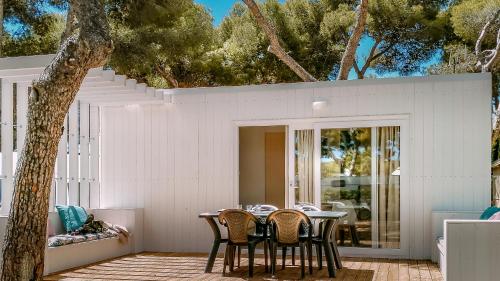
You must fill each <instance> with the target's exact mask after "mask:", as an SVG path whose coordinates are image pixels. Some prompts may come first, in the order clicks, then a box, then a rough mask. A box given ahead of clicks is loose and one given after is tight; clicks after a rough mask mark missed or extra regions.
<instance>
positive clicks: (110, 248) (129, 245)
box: [44, 209, 143, 275]
mask: <svg viewBox="0 0 500 281" xmlns="http://www.w3.org/2000/svg"><path fill="white" fill-rule="evenodd" d="M87 212H89V213H91V214H94V217H95V219H96V220H103V221H105V222H109V223H112V224H118V225H122V226H124V227H126V228H127V229H128V231H129V232H130V233H131V235H130V237H129V239H128V241H127V242H126V243H122V242H120V241H119V239H118V237H113V238H106V239H100V240H93V241H88V242H81V243H76V244H69V245H64V246H58V247H46V250H45V270H44V274H45V275H47V274H51V273H54V272H58V271H62V270H66V269H69V268H73V267H79V266H83V265H87V264H90V263H95V262H98V261H102V260H106V259H111V258H115V257H119V256H123V255H127V254H131V253H138V252H142V251H143V226H142V224H143V211H142V209H98V210H97V209H96V210H87ZM48 223H49V225H48V230H49V233H48V236H52V235H55V234H64V233H65V231H64V229H63V226H62V224H61V220H60V218H59V215H58V214H57V212H51V213H49V222H48Z"/></svg>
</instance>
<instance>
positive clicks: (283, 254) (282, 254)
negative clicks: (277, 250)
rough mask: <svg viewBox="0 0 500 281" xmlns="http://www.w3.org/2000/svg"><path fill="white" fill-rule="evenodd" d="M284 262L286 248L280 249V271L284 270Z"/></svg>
mask: <svg viewBox="0 0 500 281" xmlns="http://www.w3.org/2000/svg"><path fill="white" fill-rule="evenodd" d="M285 262H286V247H282V248H281V269H282V270H283V269H285Z"/></svg>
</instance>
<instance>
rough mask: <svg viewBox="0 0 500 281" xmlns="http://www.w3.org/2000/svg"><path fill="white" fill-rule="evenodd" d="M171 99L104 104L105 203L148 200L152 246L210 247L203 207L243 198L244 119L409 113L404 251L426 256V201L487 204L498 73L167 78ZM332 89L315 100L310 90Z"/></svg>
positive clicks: (147, 238)
mask: <svg viewBox="0 0 500 281" xmlns="http://www.w3.org/2000/svg"><path fill="white" fill-rule="evenodd" d="M170 93H171V94H172V103H169V104H164V105H147V106H145V105H142V106H136V107H103V108H102V111H101V112H102V115H101V120H102V124H101V125H102V126H101V129H102V134H101V143H102V157H101V162H102V165H101V167H102V174H101V206H102V207H104V208H115V207H116V208H119V207H136V206H138V207H142V206H144V242H145V250H147V251H189V252H208V250H209V249H210V247H211V244H212V239H213V237H212V233H211V230H210V227H209V226H208V224H207V223H206V222H205V221H204V220H202V219H199V218H198V214H199V213H201V212H206V211H214V210H218V209H220V208H227V207H228V206H235V205H236V204H237V202H238V192H237V189H236V186H237V176H236V175H237V174H236V167H237V165H238V162H237V161H238V160H237V153H238V142H237V140H238V138H237V133H238V130H237V124H240V123H241V122H245V121H251V122H257V121H259V120H274V122H276V124H286V123H290V122H292V121H293V120H296V121H300V120H304V119H309V120H315V121H316V122H321V121H322V120H325V118H335V119H337V120H348V119H351V118H357V119H360V120H363V119H370V118H372V119H373V118H374V119H377V118H384V117H386V116H388V115H391V116H393V115H395V116H399V115H403V116H406V117H408V118H409V136H408V137H409V147H408V149H407V152H408V154H409V155H408V159H409V169H407V170H406V171H403V170H402V171H401V174H402V175H403V174H404V173H407V175H408V178H409V185H410V186H409V187H408V188H409V193H410V194H409V198H410V200H408V202H401V204H402V206H407V207H408V208H409V217H408V218H407V220H408V223H409V227H410V229H409V233H410V237H409V241H410V249H409V252H410V254H409V256H410V257H411V258H430V251H431V245H432V244H433V243H435V242H434V238H433V237H431V226H432V224H431V212H432V211H433V210H450V211H459V210H467V211H476V210H482V209H484V208H485V207H486V206H488V205H489V204H490V196H491V190H490V182H491V178H490V164H491V156H490V147H491V144H490V137H491V102H490V101H491V76H490V74H466V75H453V76H429V77H420V78H418V77H417V78H399V79H364V80H357V81H336V82H318V83H296V84H280V85H263V86H246V87H221V88H199V89H175V90H171V91H170ZM318 99H320V100H323V101H325V102H324V103H323V105H320V106H313V101H316V100H318Z"/></svg>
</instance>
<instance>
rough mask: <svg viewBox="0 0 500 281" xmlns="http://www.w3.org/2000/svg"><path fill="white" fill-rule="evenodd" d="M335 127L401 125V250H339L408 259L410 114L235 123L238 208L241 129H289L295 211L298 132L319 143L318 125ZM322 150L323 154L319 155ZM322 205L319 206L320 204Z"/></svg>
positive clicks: (288, 196)
mask: <svg viewBox="0 0 500 281" xmlns="http://www.w3.org/2000/svg"><path fill="white" fill-rule="evenodd" d="M324 125H335V126H340V127H339V128H342V127H344V128H351V127H362V126H364V127H373V126H375V127H376V126H379V127H380V126H391V125H393V126H400V129H401V160H400V161H401V178H400V189H401V190H400V205H401V206H406V208H401V209H400V222H401V224H400V239H401V241H400V246H401V247H400V249H373V248H350V247H339V251H340V253H341V254H342V255H346V256H359V257H387V258H408V257H409V255H410V246H409V245H410V241H409V240H410V231H409V228H410V210H409V206H410V196H409V193H410V172H411V171H410V152H411V148H410V115H409V114H391V115H366V116H340V117H317V118H314V117H313V118H302V119H263V120H237V121H234V122H233V129H234V131H233V132H234V134H233V136H234V144H235V145H234V147H233V148H234V163H235V169H234V177H233V179H234V182H233V186H234V197H233V202H234V205H235V206H236V205H237V204H238V202H239V128H240V127H252V126H285V128H286V135H285V138H286V140H285V141H286V144H285V145H286V150H287V151H286V154H285V155H286V156H287V157H286V158H287V159H285V168H286V171H288V172H287V173H286V175H285V177H286V179H285V180H286V186H285V206H286V208H293V206H294V203H295V190H294V188H293V185H294V176H295V174H294V165H295V158H294V151H295V139H294V138H295V130H301V129H314V130H315V142H316V134H317V133H316V131H317V129H315V128H316V127H318V126H324ZM316 153H317V152H316V148H315V156H314V157H315V158H316V159H315V167H314V173H315V177H314V189H315V195H314V200H315V204H319V201H318V198H319V197H317V196H318V191H317V190H319V194H320V193H321V191H320V190H321V187H319V189H318V188H317V186H319V185H318V181H319V177H318V176H317V175H321V169H320V166H319V165H317V163H319V158H318V156H317V155H316ZM320 154H321V151H319V154H318V155H320ZM317 202H318V203H317Z"/></svg>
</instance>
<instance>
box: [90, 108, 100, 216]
mask: <svg viewBox="0 0 500 281" xmlns="http://www.w3.org/2000/svg"><path fill="white" fill-rule="evenodd" d="M89 113H90V138H89V144H90V180H89V182H90V191H89V196H90V198H89V200H90V203H89V204H90V208H91V209H96V208H99V207H100V205H101V203H100V198H101V190H100V186H99V171H100V167H99V164H100V155H99V153H100V152H99V131H100V127H99V124H100V118H99V108H98V107H96V106H90V111H89Z"/></svg>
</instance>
